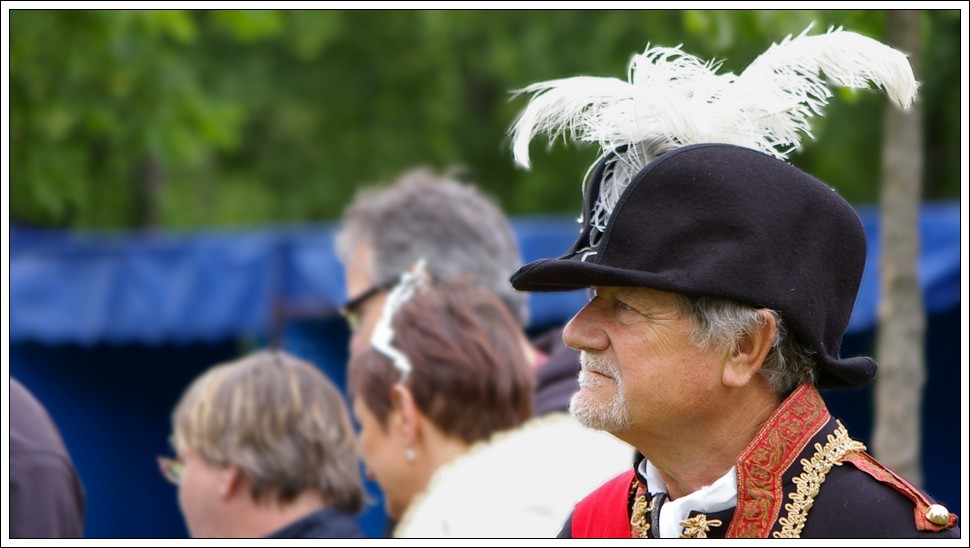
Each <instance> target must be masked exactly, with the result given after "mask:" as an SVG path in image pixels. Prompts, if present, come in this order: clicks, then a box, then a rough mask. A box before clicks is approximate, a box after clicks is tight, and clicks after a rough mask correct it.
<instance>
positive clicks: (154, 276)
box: [10, 203, 960, 344]
mask: <svg viewBox="0 0 970 548" xmlns="http://www.w3.org/2000/svg"><path fill="white" fill-rule="evenodd" d="M858 212H859V215H860V217H861V218H862V221H863V224H864V226H865V229H866V234H867V237H868V240H869V256H868V261H867V265H866V272H865V275H864V277H863V281H862V287H861V289H860V292H859V298H858V300H857V302H856V305H855V309H854V310H853V315H852V319H851V322H850V324H849V331H850V332H854V331H863V330H867V329H870V328H872V327H873V326H874V324H875V322H876V305H877V300H878V295H879V283H878V275H877V272H876V268H877V266H878V251H879V249H878V248H879V236H878V232H879V230H878V228H879V227H878V218H877V217H878V215H877V210H876V209H875V208H873V207H860V208H858ZM513 224H514V226H515V229H516V232H517V233H518V235H519V238H520V242H521V246H522V254H523V257H524V259H525V261H531V260H534V259H538V258H542V257H550V256H558V255H559V254H561V253H562V252H564V251H565V250H566V249H567V248H568V247H569V246H570V245H571V244H572V242H573V239H574V238H575V236H576V234H577V233H578V227H577V225H576V223H575V220H573V219H571V218H561V217H542V218H517V219H514V221H513ZM335 228H336V227H335V226H334V225H331V224H325V225H302V226H288V227H267V228H260V229H250V230H237V231H210V232H199V233H189V234H173V233H160V234H159V233H153V234H121V235H105V234H94V233H71V232H57V231H38V230H29V229H18V228H13V229H11V231H10V340H11V342H18V341H39V342H44V343H51V344H53V343H80V344H96V343H149V344H161V343H170V342H176V343H177V342H189V341H205V340H218V339H225V338H232V337H237V336H241V335H265V334H266V333H267V332H268V330H269V329H270V328H271V326H272V325H273V322H274V321H276V319H278V314H279V313H280V311H281V310H286V311H290V312H292V311H304V312H312V313H316V314H326V313H332V312H333V311H334V310H335V308H336V306H338V305H339V303H340V302H342V300H343V298H344V280H343V270H342V267H341V265H340V263H339V262H338V261H337V259H336V256H335V255H334V247H333V236H334V232H335ZM920 230H921V239H922V249H921V255H920V264H919V276H920V284H921V286H922V289H923V297H924V302H925V306H926V310H927V311H928V312H931V313H932V312H938V311H943V310H948V309H949V308H951V307H953V306H956V305H957V303H959V302H960V205H959V204H958V203H938V204H926V205H924V206H923V208H922V211H921V217H920ZM833 261H838V258H837V257H833ZM585 299H586V295H585V292H582V291H580V292H571V293H549V294H533V295H532V297H531V301H530V302H531V311H532V322H533V324H534V325H549V324H554V323H562V322H564V321H565V320H567V319H568V318H569V317H570V316H571V315H572V314H573V313H574V312H575V311H576V310H578V309H579V308H580V307H581V306H582V304H583V303H584V302H585Z"/></svg>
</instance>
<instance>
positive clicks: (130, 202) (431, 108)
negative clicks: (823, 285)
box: [10, 10, 960, 228]
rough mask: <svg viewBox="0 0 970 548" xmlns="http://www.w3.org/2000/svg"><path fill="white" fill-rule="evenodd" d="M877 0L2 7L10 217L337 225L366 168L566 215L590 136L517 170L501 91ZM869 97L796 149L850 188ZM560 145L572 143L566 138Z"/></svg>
mask: <svg viewBox="0 0 970 548" xmlns="http://www.w3.org/2000/svg"><path fill="white" fill-rule="evenodd" d="M922 16H923V24H924V33H923V35H924V36H925V37H926V38H925V39H926V44H925V52H926V61H927V62H926V66H927V67H932V70H927V72H926V74H920V75H917V76H918V78H920V79H921V80H922V82H923V87H922V94H921V100H922V101H923V105H924V110H925V114H926V123H925V127H926V139H925V142H926V147H927V162H926V166H927V169H926V171H927V174H926V175H927V183H926V192H927V197H929V198H953V197H956V196H959V177H960V174H959V158H960V156H959V155H960V150H959V142H960V139H959V135H960V134H959V131H960V128H959V116H957V115H956V114H957V113H958V112H959V110H958V109H956V108H955V105H958V104H959V93H960V91H959V70H960V50H959V43H960V18H959V12H958V11H950V12H941V11H929V12H924V13H923V14H922ZM885 19H886V18H885V13H884V12H882V11H831V12H829V11H760V10H759V11H750V10H735V11H673V10H671V11H653V10H651V11H616V10H604V11H568V10H567V11H530V10H519V11H475V10H463V11H437V10H433V11H404V10H394V11H372V10H352V11H319V10H318V11H284V10H280V11H276V10H259V11H244V10H243V11H240V10H219V11H208V10H195V11H181V10H163V11H153V10H140V11H124V10H112V11H82V10H70V11H67V10H64V11H58V10H48V11H30V10H13V11H11V12H10V97H11V102H10V107H11V108H10V137H11V145H10V159H11V162H10V166H11V167H10V184H11V192H10V196H11V204H10V208H11V218H12V219H13V220H14V221H16V222H23V223H30V224H36V225H44V226H65V227H77V228H128V227H135V226H146V225H152V224H156V225H158V226H162V227H167V228H196V227H213V226H239V225H253V224H260V223H266V222H305V221H321V220H333V219H335V218H337V217H338V216H339V214H340V211H341V209H342V208H343V206H344V205H345V204H346V203H347V202H348V201H349V200H350V199H351V197H352V196H353V193H354V192H355V189H356V188H357V187H358V186H360V185H365V184H371V183H375V182H386V181H390V180H392V179H393V178H394V176H395V175H396V174H397V173H399V172H400V171H402V170H404V169H406V168H408V167H412V166H415V165H427V166H432V167H436V168H441V169H443V168H446V167H449V166H453V165H456V164H460V165H463V166H465V167H466V169H467V174H468V178H469V179H470V180H474V181H476V182H478V183H479V184H480V185H481V186H483V187H484V188H485V189H486V190H487V191H488V192H490V193H491V194H492V195H494V196H495V197H496V198H498V199H499V201H500V202H501V203H502V205H503V206H504V207H505V208H506V209H507V210H508V211H509V212H511V213H513V214H536V213H568V214H574V213H575V212H576V211H578V207H579V201H580V193H579V182H580V179H581V178H582V175H583V173H584V172H585V169H586V167H587V166H588V164H589V163H590V162H592V160H593V159H594V158H595V155H596V151H595V150H594V149H593V148H592V147H585V148H583V147H581V146H579V145H568V146H565V145H563V144H562V143H556V144H553V145H552V146H551V147H545V146H544V145H543V144H542V143H540V142H538V141H537V142H536V144H534V145H533V149H532V152H533V156H534V162H533V169H532V171H529V172H525V171H522V170H520V169H518V168H516V167H515V166H514V165H513V163H512V159H511V152H510V150H509V144H508V138H507V136H506V132H507V130H508V127H509V125H510V124H511V123H512V121H513V120H514V118H515V116H516V114H517V113H518V111H519V110H520V109H521V108H522V107H523V106H524V105H525V102H526V99H525V98H524V97H519V98H513V97H512V95H511V94H510V91H511V90H514V89H517V88H521V87H524V86H525V85H528V84H529V83H532V82H535V81H538V80H545V79H551V78H561V77H567V76H573V75H577V74H591V75H600V76H614V77H618V78H625V77H626V68H627V66H626V65H627V63H628V61H629V59H630V56H631V55H632V54H633V53H635V52H639V51H642V50H643V49H644V47H645V46H646V45H647V43H648V42H649V43H650V44H653V45H670V46H673V45H677V44H683V45H684V46H683V47H684V49H685V50H686V51H688V52H690V53H693V54H695V55H698V56H700V57H702V58H716V59H719V60H723V62H724V64H723V68H722V70H723V71H732V72H738V71H740V70H742V69H743V68H744V67H745V66H747V64H748V63H750V62H751V61H752V60H753V59H754V58H755V57H756V56H757V55H758V54H760V53H761V52H763V51H764V50H765V49H766V48H767V46H768V45H769V44H770V43H772V42H777V41H779V40H781V39H782V38H783V37H784V36H785V35H787V34H793V33H795V34H797V33H799V32H801V31H802V30H803V29H804V28H805V27H807V26H808V24H809V23H810V22H812V21H814V22H815V29H816V32H822V31H824V30H825V29H827V28H828V27H829V26H833V25H835V26H838V25H842V26H844V27H845V28H847V29H849V30H854V31H858V32H862V33H864V34H867V35H870V36H873V37H875V38H877V39H883V35H884V34H885V24H886V23H885ZM882 101H884V99H883V95H882V94H881V93H875V92H871V91H870V92H866V91H863V92H846V93H841V92H838V93H837V94H836V97H835V98H834V99H833V102H832V104H831V105H830V108H829V109H828V111H827V113H826V116H825V118H822V119H821V120H817V123H816V125H815V133H816V136H817V137H818V142H816V143H811V144H807V145H806V146H805V147H804V150H803V151H802V152H801V153H799V154H797V155H794V156H793V157H792V161H793V162H794V163H796V164H797V165H799V166H801V167H803V168H805V169H807V170H809V171H811V172H812V173H814V174H815V175H817V176H819V177H820V178H821V179H823V180H825V181H826V182H828V183H830V184H831V185H833V186H835V187H836V188H838V189H839V190H840V191H841V192H842V193H843V194H844V195H845V196H846V197H847V198H848V199H849V200H850V201H853V202H875V201H876V199H877V196H878V167H879V154H880V149H879V143H880V131H881V122H880V116H881V106H882ZM567 148H575V150H564V149H567Z"/></svg>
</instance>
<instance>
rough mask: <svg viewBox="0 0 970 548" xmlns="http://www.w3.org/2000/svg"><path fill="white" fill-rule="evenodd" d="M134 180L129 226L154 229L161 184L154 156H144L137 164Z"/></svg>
mask: <svg viewBox="0 0 970 548" xmlns="http://www.w3.org/2000/svg"><path fill="white" fill-rule="evenodd" d="M134 179H135V180H134V189H133V192H132V204H131V205H132V209H131V212H132V213H131V215H132V219H131V226H132V227H133V228H146V229H147V228H155V227H156V226H157V225H158V196H159V190H160V186H161V184H162V166H161V165H160V164H159V162H158V159H157V158H155V155H154V154H151V153H146V154H145V156H144V157H143V158H142V160H141V162H139V164H138V168H137V170H136V173H135V178H134Z"/></svg>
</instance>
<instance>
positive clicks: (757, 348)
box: [721, 310, 778, 388]
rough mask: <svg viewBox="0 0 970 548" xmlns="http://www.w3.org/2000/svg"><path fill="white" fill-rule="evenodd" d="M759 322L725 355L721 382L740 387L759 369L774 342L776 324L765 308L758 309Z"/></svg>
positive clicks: (776, 329)
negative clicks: (725, 360) (725, 359)
mask: <svg viewBox="0 0 970 548" xmlns="http://www.w3.org/2000/svg"><path fill="white" fill-rule="evenodd" d="M758 315H759V316H760V317H761V324H760V325H759V326H758V327H757V328H756V329H754V330H753V331H751V332H750V333H747V334H745V335H742V336H741V337H740V338H739V339H738V341H737V344H736V345H735V347H734V350H732V351H731V354H730V355H729V356H728V357H727V362H726V364H725V367H724V370H723V371H722V376H721V382H722V383H723V384H724V385H725V386H728V387H731V388H741V387H743V386H745V385H747V384H748V382H750V381H751V379H752V377H754V376H755V375H757V374H758V371H760V370H761V365H762V364H763V363H764V361H765V357H766V356H767V355H768V352H769V351H770V350H771V347H772V345H773V344H774V343H775V337H776V336H777V334H778V325H777V324H776V323H775V317H774V316H773V315H772V314H771V313H769V312H768V311H767V310H759V311H758Z"/></svg>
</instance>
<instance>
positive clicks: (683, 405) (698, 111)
mask: <svg viewBox="0 0 970 548" xmlns="http://www.w3.org/2000/svg"><path fill="white" fill-rule="evenodd" d="M717 68H718V65H717V64H716V63H705V62H703V61H701V60H699V59H697V58H695V57H693V56H690V55H688V54H686V53H684V52H682V51H680V50H679V49H677V48H652V49H647V50H646V51H645V52H644V53H643V54H642V55H637V56H634V58H633V60H632V61H631V65H630V70H629V75H630V81H629V82H623V81H619V80H616V79H610V78H587V77H578V78H566V79H561V80H553V81H549V82H541V83H538V84H533V85H531V86H529V87H527V88H525V90H523V91H524V92H526V93H535V95H534V96H533V97H532V98H531V101H530V103H529V105H528V106H527V107H526V108H525V110H524V111H523V113H522V114H521V115H520V117H519V118H518V121H517V122H516V124H515V126H514V127H513V130H512V132H513V148H514V150H515V153H516V158H517V159H518V160H519V162H520V164H522V165H523V166H525V167H528V144H529V141H530V140H531V139H532V137H533V136H534V135H535V134H536V133H538V132H549V133H550V135H551V136H558V135H559V134H560V133H568V134H570V135H573V136H577V137H579V138H582V139H584V140H587V141H590V142H597V143H600V145H601V146H602V149H603V150H602V155H601V156H600V158H599V159H598V160H597V162H596V163H595V164H594V165H593V166H592V168H591V169H590V170H589V171H588V172H587V173H588V178H587V180H586V181H585V182H584V201H583V212H582V215H581V217H580V222H581V233H580V236H579V238H578V239H577V240H576V242H575V244H574V245H573V247H572V249H570V250H569V251H567V252H566V253H565V254H563V255H562V256H560V257H559V258H556V259H542V260H539V261H535V262H533V263H530V264H528V265H525V266H524V267H522V268H521V269H519V270H518V271H517V272H516V273H515V274H514V275H513V276H512V279H511V282H512V285H513V286H514V287H515V288H516V289H519V290H523V291H564V290H573V289H580V288H590V289H592V297H591V299H590V301H589V303H588V304H587V305H586V306H585V307H584V308H583V309H582V310H580V311H579V312H578V313H577V314H576V315H575V316H574V317H573V318H572V320H570V322H569V323H568V324H567V325H566V327H565V328H564V330H563V334H562V336H563V340H564V342H565V343H566V344H567V345H568V346H570V347H571V348H574V349H577V350H579V351H581V358H580V359H581V364H582V371H581V373H580V375H579V385H580V388H579V391H578V392H577V393H576V394H575V395H574V396H573V397H572V401H571V404H570V410H571V412H572V414H573V415H574V416H575V417H576V418H578V419H579V420H580V422H582V423H583V424H585V425H587V426H589V427H591V428H597V429H600V430H604V431H607V432H610V433H611V434H613V435H615V436H616V437H618V438H620V439H623V440H625V441H627V442H629V443H630V444H631V445H633V446H634V447H636V449H637V450H638V451H639V454H640V455H641V458H639V459H638V460H637V462H636V463H635V464H634V465H633V467H632V468H631V469H629V470H627V471H626V472H624V473H622V474H620V475H618V476H616V477H615V478H614V479H613V480H610V481H608V482H606V483H605V484H604V485H603V486H601V487H600V488H598V489H597V490H595V491H594V492H593V493H591V494H590V495H588V496H587V497H585V498H584V499H583V500H582V501H580V502H579V503H578V504H577V505H576V506H575V508H574V509H573V512H572V514H571V516H570V518H569V519H567V520H566V522H565V524H564V526H563V528H562V529H561V531H560V533H559V536H561V537H616V538H631V537H632V538H675V537H688V538H701V537H712V538H714V537H721V538H725V537H726V538H741V537H743V538H766V537H774V538H796V537H804V538H919V537H926V538H959V536H960V528H959V527H957V525H956V523H957V516H956V515H955V514H952V513H950V512H949V511H948V510H947V509H946V508H945V507H944V506H943V505H941V504H939V503H937V502H935V501H934V500H933V499H932V498H930V497H929V496H928V495H927V494H926V493H924V492H922V491H921V490H919V489H918V488H916V487H914V486H913V485H911V484H910V483H908V482H907V481H906V480H905V479H904V478H902V477H900V476H899V475H897V474H896V473H894V472H893V471H892V470H889V469H888V468H886V467H885V466H883V465H881V464H880V463H879V462H877V461H876V460H875V459H874V458H873V457H872V456H870V455H869V454H868V453H867V452H866V447H865V446H864V445H863V444H862V443H860V442H858V441H856V440H853V439H852V438H851V437H849V434H848V432H847V430H846V428H845V427H844V426H843V425H842V423H841V422H839V420H837V419H836V418H835V417H832V416H831V415H830V414H829V411H828V409H827V408H826V405H825V403H824V401H823V399H822V397H821V395H820V393H819V390H823V389H831V388H846V387H857V386H861V385H863V384H864V383H866V382H868V381H869V380H871V379H872V378H873V376H874V375H875V373H876V364H875V361H874V360H872V359H871V358H869V357H865V356H857V357H843V356H840V355H839V346H840V342H841V338H842V335H843V334H844V333H845V330H846V326H847V325H848V322H849V318H850V315H851V312H852V308H853V304H854V302H855V298H856V293H857V291H858V288H859V284H860V281H861V278H862V273H863V268H864V266H865V261H866V241H865V232H864V230H863V228H862V225H861V222H860V221H859V218H858V216H857V215H856V213H855V210H854V209H853V208H852V207H851V206H850V205H849V204H848V203H847V202H846V201H845V200H844V199H842V198H841V197H840V196H839V195H838V194H837V193H836V192H834V191H833V190H832V189H831V188H829V187H828V186H827V185H825V184H824V183H822V182H821V181H819V180H817V179H815V178H814V177H812V176H811V175H809V174H807V173H805V172H803V171H801V170H799V169H798V168H796V167H794V166H792V165H790V164H788V163H786V162H785V161H784V157H785V154H787V152H788V151H790V150H792V149H794V148H796V147H797V145H798V144H799V142H798V138H797V137H798V134H799V132H800V131H807V129H808V125H807V122H806V118H807V117H808V116H810V115H811V114H812V113H818V112H820V111H821V108H822V107H823V106H824V105H825V102H826V99H827V97H828V90H827V88H826V86H825V82H824V81H822V80H821V79H820V78H819V77H818V76H817V74H818V72H819V71H824V72H825V73H826V74H827V75H830V76H832V75H833V74H834V75H836V76H834V79H835V80H836V81H837V82H839V83H845V85H852V86H855V87H865V86H866V85H867V83H868V81H872V82H874V83H875V84H876V85H877V86H880V87H883V88H885V89H886V90H887V92H888V93H889V94H890V96H891V97H892V98H893V99H894V100H895V101H896V103H897V104H898V105H900V106H903V107H906V106H908V105H909V104H910V103H911V102H912V101H913V100H914V98H915V94H916V89H917V84H916V81H915V78H914V76H913V73H912V69H911V68H910V66H909V63H908V61H907V60H906V58H905V56H904V55H903V54H901V53H900V52H897V51H895V50H893V49H892V48H889V47H888V46H885V45H883V44H880V43H878V42H876V41H875V40H872V39H869V38H866V37H863V36H861V35H858V34H855V33H849V32H845V31H842V30H841V29H836V30H833V31H831V32H829V33H827V34H824V35H822V36H807V31H806V32H805V33H803V34H802V35H801V36H799V37H797V38H795V39H791V37H789V38H788V39H786V40H785V41H784V42H783V43H782V44H780V45H777V46H773V47H772V48H771V49H769V51H768V52H767V53H766V54H765V55H764V56H762V57H761V58H759V59H756V60H755V62H754V63H752V65H751V66H749V68H748V69H747V70H745V71H744V72H743V73H741V75H740V76H734V75H732V74H726V75H718V74H716V71H717Z"/></svg>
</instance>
